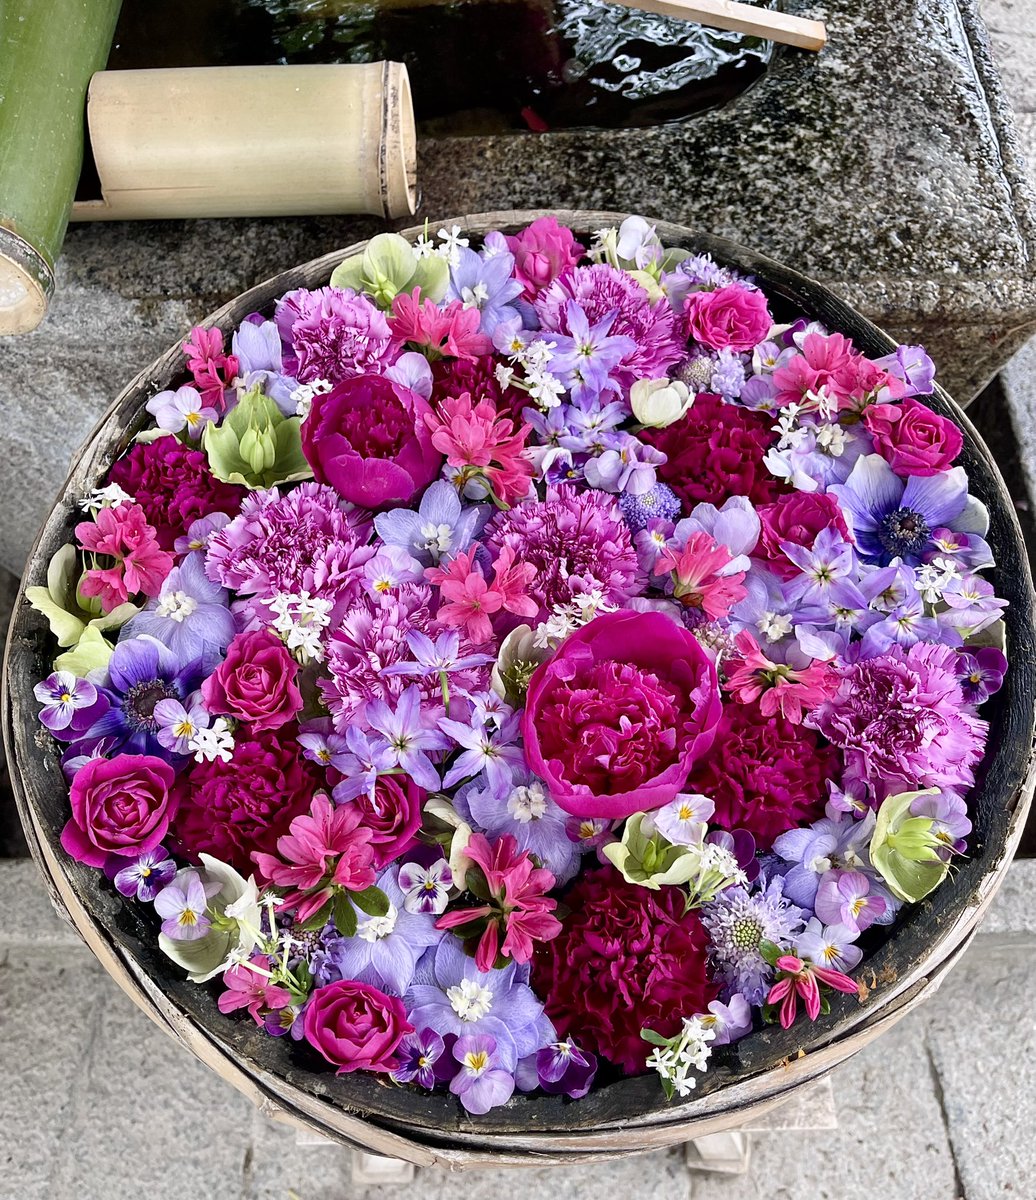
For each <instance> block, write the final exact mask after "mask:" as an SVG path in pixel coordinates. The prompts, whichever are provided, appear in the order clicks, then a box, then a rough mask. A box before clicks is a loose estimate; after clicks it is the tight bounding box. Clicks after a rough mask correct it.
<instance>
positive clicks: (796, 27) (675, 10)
mask: <svg viewBox="0 0 1036 1200" xmlns="http://www.w3.org/2000/svg"><path fill="white" fill-rule="evenodd" d="M612 3H615V4H622V5H624V6H625V7H626V8H639V9H641V10H642V11H643V12H649V13H657V14H658V15H659V16H660V17H673V18H675V19H676V20H678V21H697V22H698V24H699V25H710V26H712V27H713V28H715V29H729V30H731V31H733V32H734V33H749V34H752V36H753V37H760V38H766V39H767V41H771V42H780V43H782V44H783V45H785V46H797V47H798V48H799V49H800V50H823V48H824V47H825V46H826V45H827V26H826V25H825V24H824V22H823V21H813V20H810V19H809V18H807V17H793V16H791V15H790V14H789V13H783V12H776V11H774V10H773V9H769V8H756V7H755V5H753V4H738V3H735V0H612Z"/></svg>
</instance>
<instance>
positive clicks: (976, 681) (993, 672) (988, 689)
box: [37, 646, 1007, 708]
mask: <svg viewBox="0 0 1036 1200" xmlns="http://www.w3.org/2000/svg"><path fill="white" fill-rule="evenodd" d="M1006 674H1007V659H1006V658H1005V657H1004V656H1003V654H1002V653H1001V652H1000V651H999V650H997V649H996V647H995V646H983V647H982V648H981V649H979V650H961V651H959V652H958V654H957V678H958V679H959V680H960V686H961V691H962V692H963V693H964V699H965V700H966V701H967V702H968V704H973V705H975V707H976V708H977V707H978V706H979V705H980V704H984V703H985V702H986V701H987V700H988V699H989V697H990V696H992V695H994V694H995V693H996V692H998V691H1000V688H1001V687H1002V685H1003V682H1004V676H1005V675H1006ZM37 698H38V697H37Z"/></svg>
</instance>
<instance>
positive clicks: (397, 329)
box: [389, 288, 493, 362]
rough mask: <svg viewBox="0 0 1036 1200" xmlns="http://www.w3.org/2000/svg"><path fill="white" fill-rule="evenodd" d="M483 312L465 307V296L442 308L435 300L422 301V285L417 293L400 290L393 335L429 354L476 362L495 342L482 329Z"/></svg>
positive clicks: (416, 290)
mask: <svg viewBox="0 0 1036 1200" xmlns="http://www.w3.org/2000/svg"><path fill="white" fill-rule="evenodd" d="M481 323H482V314H481V313H480V312H479V310H478V309H477V308H465V307H464V303H463V301H461V300H451V301H450V303H449V304H446V305H444V306H443V307H442V308H440V307H439V306H438V305H437V304H436V303H435V301H434V300H425V301H424V302H423V303H422V302H421V289H420V288H415V289H414V291H413V294H408V293H407V292H400V293H399V295H398V296H396V298H395V300H393V301H392V316H391V317H390V318H389V324H390V325H391V326H392V336H393V337H394V338H395V339H396V341H397V342H402V343H405V344H406V345H407V346H408V347H409V348H410V349H411V350H420V351H422V352H423V353H424V354H426V355H427V356H428V357H429V358H432V359H437V358H462V359H466V360H467V361H468V362H474V361H475V360H476V359H477V358H480V357H481V356H482V355H483V354H489V353H491V352H492V349H493V343H492V341H491V340H490V338H488V337H486V335H485V334H483V333H479V325H480V324H481Z"/></svg>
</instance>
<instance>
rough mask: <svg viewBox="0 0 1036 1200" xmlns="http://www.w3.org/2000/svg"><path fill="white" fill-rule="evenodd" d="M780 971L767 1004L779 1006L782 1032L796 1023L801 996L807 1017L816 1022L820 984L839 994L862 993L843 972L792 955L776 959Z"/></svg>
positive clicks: (819, 1003) (819, 1000)
mask: <svg viewBox="0 0 1036 1200" xmlns="http://www.w3.org/2000/svg"><path fill="white" fill-rule="evenodd" d="M776 967H777V971H778V973H779V974H780V978H779V979H778V980H777V982H776V983H775V984H774V985H773V987H772V988H770V993H769V995H768V996H767V997H766V1003H767V1004H780V1006H781V1010H780V1021H781V1027H782V1028H783V1029H789V1028H790V1027H791V1026H792V1024H794V1021H795V1017H796V1015H797V1013H798V1000H799V997H800V996H801V997H802V999H803V1001H804V1002H805V1005H806V1016H807V1017H809V1019H810V1020H811V1021H815V1020H816V1019H817V1017H818V1016H819V1015H820V1005H821V999H820V985H821V984H822V983H825V984H827V986H828V987H832V988H834V989H835V990H836V991H839V992H846V993H850V994H851V993H853V992H856V993H858V992H859V990H860V989H859V987H858V986H857V985H856V983H854V982H853V980H851V979H850V978H849V976H848V975H843V974H842V972H841V971H833V970H831V968H830V967H818V966H815V965H814V964H813V963H807V962H803V960H802V959H801V958H796V957H795V955H793V954H783V955H781V957H780V958H778V959H777V963H776Z"/></svg>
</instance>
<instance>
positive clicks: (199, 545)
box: [173, 512, 230, 554]
mask: <svg viewBox="0 0 1036 1200" xmlns="http://www.w3.org/2000/svg"><path fill="white" fill-rule="evenodd" d="M229 524H230V517H229V516H227V514H226V513H221V512H214V513H209V515H208V516H207V517H199V518H198V520H197V521H192V522H191V523H190V525H188V526H187V533H186V535H184V536H182V537H178V538H177V539H176V541H175V543H174V544H173V549H174V550H175V551H176V553H177V554H190V553H191V551H192V550H205V548H206V547H207V546H208V544H209V538H210V537H212V535H213V534H214V533H218V532H219V531H220V530H221V529H224V528H225V527H226V526H227V525H229Z"/></svg>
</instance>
